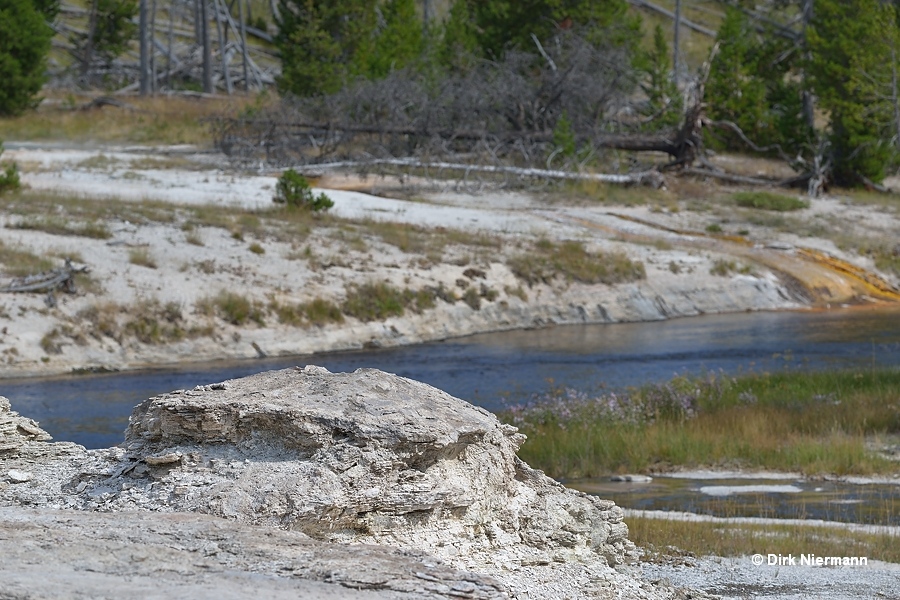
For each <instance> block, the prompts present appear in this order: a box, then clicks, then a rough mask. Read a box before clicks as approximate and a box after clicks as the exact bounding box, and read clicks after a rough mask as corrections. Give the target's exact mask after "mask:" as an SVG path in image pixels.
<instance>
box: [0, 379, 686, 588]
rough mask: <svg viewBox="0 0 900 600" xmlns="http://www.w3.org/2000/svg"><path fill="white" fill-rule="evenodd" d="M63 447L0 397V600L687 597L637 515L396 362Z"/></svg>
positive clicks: (239, 386) (205, 390)
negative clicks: (642, 542)
mask: <svg viewBox="0 0 900 600" xmlns="http://www.w3.org/2000/svg"><path fill="white" fill-rule="evenodd" d="M47 437H48V436H46V434H45V433H44V432H43V431H42V430H40V428H39V427H38V426H37V424H35V423H34V422H33V421H30V420H28V419H25V418H23V417H20V416H18V415H16V413H14V412H12V411H11V410H10V405H9V402H8V401H6V400H5V399H2V398H0V477H2V479H3V481H2V483H0V505H2V506H3V507H4V508H2V509H0V552H2V553H3V555H4V556H5V557H8V559H9V561H12V562H11V563H10V564H9V565H8V566H10V565H17V568H8V569H7V568H5V569H3V570H2V571H0V589H7V590H20V591H21V597H50V596H53V597H65V596H76V595H84V594H87V595H89V596H90V595H98V594H99V595H106V594H107V593H112V592H116V591H117V593H116V594H114V595H121V594H122V593H125V592H127V594H126V595H142V593H137V592H136V590H138V588H141V586H142V585H143V586H146V590H144V591H147V590H151V591H152V593H153V594H159V595H161V596H165V595H166V593H167V592H168V593H170V594H171V593H172V592H173V590H177V589H182V590H183V589H187V588H184V587H183V586H185V585H188V583H189V584H190V586H193V588H192V591H191V595H192V596H193V597H204V594H208V595H210V596H215V595H217V594H223V593H239V591H240V590H242V589H244V590H246V589H248V588H251V587H252V589H254V590H255V591H256V592H258V593H263V591H262V590H268V592H271V597H279V594H287V595H296V593H297V591H298V590H300V591H303V592H304V593H305V594H307V596H309V597H329V598H331V597H334V598H344V597H359V598H367V597H384V598H444V597H446V598H522V599H525V598H674V597H686V596H687V595H689V593H688V592H686V591H684V590H675V589H673V588H671V587H669V586H667V585H665V584H660V583H651V582H647V581H643V580H642V579H641V578H640V574H639V570H638V568H637V567H636V566H635V562H636V549H635V547H634V545H633V544H632V543H631V542H630V541H629V540H628V539H627V535H628V528H627V526H626V525H625V523H624V522H623V512H622V510H621V509H620V508H619V507H617V506H616V505H615V504H614V503H613V502H610V501H607V500H601V499H599V498H596V497H593V496H588V495H586V494H583V493H580V492H576V491H573V490H569V489H567V488H565V487H564V486H562V485H560V484H559V483H557V482H555V481H553V480H552V479H550V478H548V477H546V476H545V475H544V474H543V473H541V472H540V471H536V470H534V469H532V468H530V467H529V466H528V465H527V464H525V463H524V462H522V461H521V460H520V459H519V458H518V457H517V456H516V451H517V450H518V448H519V445H520V444H521V443H522V442H523V441H524V436H522V435H521V434H519V433H517V431H516V429H515V428H514V427H511V426H508V425H504V424H502V423H500V422H499V421H498V420H497V419H496V417H494V416H493V415H492V414H490V413H488V412H486V411H484V410H482V409H480V408H477V407H475V406H472V405H471V404H468V403H466V402H464V401H462V400H459V399H457V398H454V397H452V396H450V395H448V394H446V393H444V392H442V391H440V390H437V389H435V388H433V387H430V386H428V385H425V384H422V383H419V382H415V381H411V380H409V379H404V378H401V377H397V376H394V375H390V374H388V373H384V372H381V371H376V370H371V369H361V370H358V371H356V372H354V373H350V374H345V373H335V374H332V373H329V372H328V371H326V370H325V369H322V368H318V367H312V366H308V367H305V368H296V369H287V370H282V371H273V372H269V373H263V374H259V375H255V376H252V377H247V378H244V379H237V380H231V381H227V382H223V383H218V384H213V385H207V386H199V387H197V388H195V389H193V390H178V391H174V392H171V393H168V394H164V395H161V396H157V397H155V398H151V399H149V400H147V401H145V402H143V403H142V404H140V405H139V406H137V407H136V408H135V409H134V411H133V413H132V416H131V419H130V423H129V427H128V430H127V432H126V434H125V441H124V442H123V444H122V445H121V446H118V447H114V448H109V449H104V450H86V449H84V448H83V447H81V446H78V445H75V444H71V443H48V442H47V441H46V439H47ZM153 513H172V514H166V515H160V514H153ZM4 560H5V561H6V560H7V559H6V558H5V559H4ZM35 561H39V563H36V562H35ZM40 563H42V564H43V565H44V566H43V567H41V572H42V573H46V572H47V571H48V569H47V565H50V564H52V565H54V567H55V568H53V569H49V570H50V571H52V574H51V575H52V576H47V577H43V576H42V577H41V578H32V576H33V575H36V572H34V573H32V571H34V565H35V564H40ZM29 565H30V566H29ZM18 567H21V568H18ZM38 580H39V581H38ZM151 581H152V582H155V583H154V584H153V585H150V582H151ZM35 582H38V583H35ZM154 585H155V586H157V587H154ZM29 586H31V587H29ZM35 586H36V587H35ZM54 586H55V587H54ZM141 589H143V588H141ZM268 592H266V593H268ZM17 593H18V591H17ZM29 594H30V595H29ZM13 597H20V596H13ZM142 597H150V596H146V595H143V596H142ZM217 597H220V596H217ZM692 597H698V596H697V595H696V594H693V596H692Z"/></svg>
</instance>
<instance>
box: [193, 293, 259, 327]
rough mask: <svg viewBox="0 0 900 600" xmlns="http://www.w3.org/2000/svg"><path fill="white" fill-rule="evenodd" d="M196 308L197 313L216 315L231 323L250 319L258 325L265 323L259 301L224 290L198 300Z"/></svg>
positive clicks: (243, 322) (234, 323) (249, 320)
mask: <svg viewBox="0 0 900 600" xmlns="http://www.w3.org/2000/svg"><path fill="white" fill-rule="evenodd" d="M196 309H197V312H198V313H199V314H202V315H206V316H209V317H212V316H217V317H219V318H220V319H222V320H223V321H225V322H227V323H231V324H232V325H245V324H248V323H250V322H251V321H252V322H253V323H256V324H257V325H259V326H260V327H264V326H265V324H266V321H265V316H266V309H265V307H264V306H263V305H262V304H261V303H259V302H257V301H255V300H252V299H250V298H247V297H246V296H242V295H240V294H236V293H234V292H228V291H226V290H222V291H221V292H219V294H218V295H216V296H212V297H207V298H203V299H201V300H199V301H198V302H197V305H196Z"/></svg>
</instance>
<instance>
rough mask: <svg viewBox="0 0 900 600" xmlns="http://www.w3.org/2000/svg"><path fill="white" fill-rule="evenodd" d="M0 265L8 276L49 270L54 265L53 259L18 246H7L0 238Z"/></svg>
mask: <svg viewBox="0 0 900 600" xmlns="http://www.w3.org/2000/svg"><path fill="white" fill-rule="evenodd" d="M0 265H3V269H2V272H3V273H5V274H6V275H8V276H10V277H23V276H25V275H34V274H36V273H41V272H43V271H49V270H50V269H53V268H54V267H56V265H55V264H54V263H53V261H51V260H48V259H46V258H44V257H41V256H38V255H37V254H34V253H32V252H30V251H28V250H25V249H24V248H21V247H18V246H7V245H6V244H4V243H3V241H2V240H0Z"/></svg>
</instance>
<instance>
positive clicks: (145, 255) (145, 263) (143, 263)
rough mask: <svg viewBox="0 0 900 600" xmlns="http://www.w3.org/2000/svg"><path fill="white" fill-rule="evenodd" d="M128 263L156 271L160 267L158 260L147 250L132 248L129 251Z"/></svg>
mask: <svg viewBox="0 0 900 600" xmlns="http://www.w3.org/2000/svg"><path fill="white" fill-rule="evenodd" d="M128 262H130V263H131V264H133V265H138V266H139V267H147V268H148V269H155V268H156V267H157V266H158V265H157V264H156V259H155V258H153V256H152V255H151V254H150V252H149V251H148V250H147V249H146V248H132V249H131V250H129V251H128Z"/></svg>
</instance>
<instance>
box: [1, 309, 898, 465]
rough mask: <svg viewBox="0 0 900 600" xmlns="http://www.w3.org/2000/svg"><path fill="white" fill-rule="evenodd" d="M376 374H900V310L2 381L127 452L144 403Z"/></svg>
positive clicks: (488, 379)
mask: <svg viewBox="0 0 900 600" xmlns="http://www.w3.org/2000/svg"><path fill="white" fill-rule="evenodd" d="M304 364H316V365H321V366H324V367H326V368H328V369H329V370H332V371H352V370H354V369H357V368H360V367H375V368H379V369H383V370H385V371H390V372H393V373H397V374H399V375H402V376H404V377H410V378H413V379H417V380H420V381H424V382H426V383H429V384H431V385H434V386H436V387H438V388H441V389H443V390H446V391H447V392H449V393H451V394H453V395H455V396H458V397H460V398H463V399H466V400H469V401H470V402H472V403H474V404H478V405H480V406H483V407H485V408H487V409H488V410H495V411H496V410H499V409H502V408H503V406H504V403H505V402H521V401H525V400H528V399H530V398H531V397H533V396H534V395H536V394H540V393H542V392H545V391H547V390H548V389H549V388H551V387H553V386H561V385H564V386H570V387H574V388H577V389H580V390H584V391H588V392H592V391H598V390H601V389H604V388H605V389H610V388H612V389H620V388H624V387H628V386H638V385H642V384H646V383H656V382H662V381H666V380H668V379H671V378H672V377H673V376H674V375H684V374H702V373H703V372H705V371H719V370H722V371H724V372H726V373H730V374H737V373H741V372H750V371H775V370H782V369H828V368H870V367H871V366H873V365H879V366H900V310H897V309H893V310H860V309H854V310H832V311H828V312H779V313H741V314H733V315H715V316H702V317H691V318H685V319H674V320H670V321H660V322H652V323H628V324H605V325H571V326H559V327H552V328H547V329H539V330H528V331H511V332H504V333H492V334H480V335H475V336H470V337H467V338H461V339H455V340H451V341H446V342H436V343H429V344H421V345H417V346H407V347H403V348H393V349H384V350H365V351H359V352H341V353H329V354H318V355H308V356H296V357H290V358H277V359H262V360H251V361H240V362H218V363H206V364H198V365H191V366H189V367H186V368H179V369H167V370H152V371H140V372H128V373H113V374H105V375H88V376H70V377H58V378H52V379H29V380H5V381H0V395H3V396H6V397H8V398H9V399H10V400H11V401H12V405H13V409H14V410H17V411H18V412H20V413H21V414H23V415H26V416H29V417H31V418H33V419H35V420H37V421H39V422H40V424H41V426H42V427H43V428H44V429H46V430H47V431H48V432H50V434H51V435H53V436H54V438H55V439H56V440H58V441H61V440H68V441H74V442H77V443H79V444H83V445H85V446H87V447H88V448H102V447H108V446H111V445H114V444H117V443H119V442H120V441H121V440H122V433H123V431H124V430H125V427H126V426H127V424H128V415H129V414H130V413H131V409H132V408H133V407H134V406H135V405H136V404H137V403H139V402H141V401H142V400H144V399H146V398H148V397H150V396H154V395H156V394H160V393H163V392H167V391H170V390H174V389H184V388H191V387H194V386H195V385H198V384H204V383H211V382H215V381H222V380H225V379H232V378H235V377H243V376H246V375H251V374H253V373H258V372H261V371H266V370H270V369H280V368H286V367H290V366H294V365H304Z"/></svg>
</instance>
